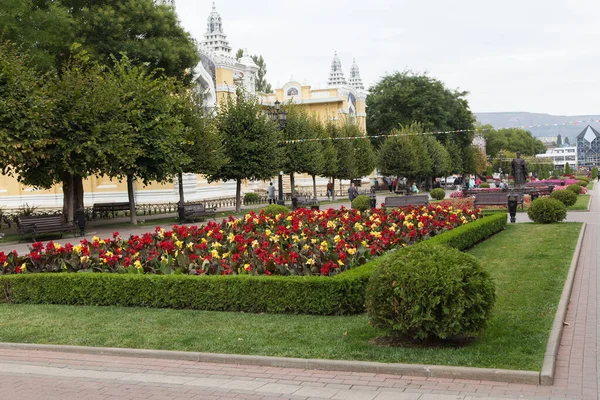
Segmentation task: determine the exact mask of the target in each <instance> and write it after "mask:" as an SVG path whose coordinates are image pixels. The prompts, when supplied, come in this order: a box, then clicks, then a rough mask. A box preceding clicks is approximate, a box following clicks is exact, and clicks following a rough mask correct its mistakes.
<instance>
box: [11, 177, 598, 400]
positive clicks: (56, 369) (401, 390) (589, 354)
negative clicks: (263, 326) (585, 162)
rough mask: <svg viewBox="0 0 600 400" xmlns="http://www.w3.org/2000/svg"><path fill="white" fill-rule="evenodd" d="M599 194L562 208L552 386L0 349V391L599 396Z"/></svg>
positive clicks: (448, 398) (88, 395) (20, 394)
mask: <svg viewBox="0 0 600 400" xmlns="http://www.w3.org/2000/svg"><path fill="white" fill-rule="evenodd" d="M599 194H600V190H599V189H598V188H596V189H595V190H594V197H593V204H592V209H591V211H590V212H587V213H569V219H570V220H579V221H581V220H583V221H585V222H587V223H588V228H587V231H586V235H585V237H584V242H583V246H582V256H581V259H580V262H579V265H578V269H577V273H576V275H575V281H574V287H573V292H572V294H571V301H570V305H569V309H568V312H567V317H566V321H565V323H566V325H565V328H564V334H563V338H562V341H561V346H560V351H559V355H558V362H557V370H556V375H555V382H554V385H553V386H537V385H524V384H509V383H502V382H491V381H472V380H464V379H440V378H423V377H411V376H395V375H384V374H371V373H351V372H340V371H315V370H303V369H292V368H272V367H257V366H245V365H229V364H211V363H198V362H193V361H173V360H163V359H151V358H132V357H117V356H106V355H102V356H98V355H87V354H73V353H61V352H49V351H31V350H9V349H0V374H1V376H2V377H1V378H0V398H1V399H7V400H11V399H57V400H58V399H61V400H68V399H86V400H94V399H132V400H133V399H252V400H253V399H343V400H345V399H348V400H352V399H365V400H373V399H376V400H388V399H389V400H392V399H398V400H404V399H415V400H416V399H419V400H435V399H439V400H452V399H457V400H466V399H479V398H493V399H496V398H498V399H499V398H510V399H518V398H528V399H530V398H531V399H580V400H584V399H585V400H588V399H589V400H591V399H597V398H598V387H599V385H598V379H599V376H598V371H599V364H598V362H599V361H600V360H599V359H598V357H597V355H598V350H597V349H598V347H599V346H600V336H599V335H598V332H599V331H598V322H599V321H600V316H599V313H600V308H599V307H598V299H599V298H600V297H599V293H598V291H599V290H600V285H599V284H598V283H599V281H598V280H599V279H600V275H599V274H598V273H597V268H598V259H599V257H598V256H599V253H600V246H599V243H598V238H599V231H598V230H599V228H600V196H599ZM520 215H521V214H520ZM0 250H1V249H0ZM0 341H1V338H0Z"/></svg>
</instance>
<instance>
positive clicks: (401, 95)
mask: <svg viewBox="0 0 600 400" xmlns="http://www.w3.org/2000/svg"><path fill="white" fill-rule="evenodd" d="M369 91H370V94H369V96H368V97H367V108H368V110H369V113H368V114H367V132H368V134H369V135H370V136H377V135H381V134H386V133H389V132H391V131H392V130H394V129H398V128H399V127H400V125H403V126H408V125H410V124H412V123H413V122H417V123H419V124H421V127H422V128H423V129H424V130H425V131H450V130H459V129H472V127H473V123H474V121H475V118H474V116H473V114H472V113H471V110H470V109H469V104H468V102H467V100H466V99H465V96H466V95H467V92H461V91H457V90H450V89H448V88H446V87H445V86H444V84H443V83H442V82H441V81H439V80H437V79H435V78H431V77H429V76H427V75H418V74H413V73H412V72H410V71H404V72H396V73H394V74H391V75H387V76H384V77H383V78H381V79H380V80H379V82H377V83H376V84H375V85H374V86H373V87H371V88H370V89H369ZM464 136H471V135H464ZM470 140H472V136H471V137H470V138H468V137H467V138H465V140H464V142H465V143H466V142H469V143H470ZM442 141H444V138H442Z"/></svg>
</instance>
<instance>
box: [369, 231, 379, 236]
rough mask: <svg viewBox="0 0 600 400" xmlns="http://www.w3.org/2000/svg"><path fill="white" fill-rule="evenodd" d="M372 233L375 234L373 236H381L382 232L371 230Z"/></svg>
mask: <svg viewBox="0 0 600 400" xmlns="http://www.w3.org/2000/svg"><path fill="white" fill-rule="evenodd" d="M371 235H373V237H376V238H380V237H381V232H379V231H374V232H371Z"/></svg>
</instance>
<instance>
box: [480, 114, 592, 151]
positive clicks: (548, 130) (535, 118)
mask: <svg viewBox="0 0 600 400" xmlns="http://www.w3.org/2000/svg"><path fill="white" fill-rule="evenodd" d="M474 114H475V117H476V118H477V121H478V122H480V123H481V124H483V125H486V124H490V125H492V126H493V127H494V128H496V129H500V128H514V127H521V126H527V128H525V129H526V130H528V131H529V132H531V133H532V135H533V136H535V137H540V136H556V135H558V134H560V135H561V136H562V137H563V138H564V137H568V138H569V142H571V143H572V144H575V137H576V136H577V135H579V134H580V133H581V131H583V130H584V128H585V127H586V126H588V125H591V126H592V127H594V128H595V129H596V130H600V122H588V121H589V120H600V115H550V114H539V113H529V112H487V113H474ZM578 121H585V122H578ZM546 124H552V126H534V125H546ZM553 124H557V125H556V126H554V125H553ZM563 124H564V125H563Z"/></svg>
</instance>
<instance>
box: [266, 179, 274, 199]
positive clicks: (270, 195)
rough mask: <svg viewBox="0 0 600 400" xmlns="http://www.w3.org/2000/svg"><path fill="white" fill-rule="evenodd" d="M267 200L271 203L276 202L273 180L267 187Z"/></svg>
mask: <svg viewBox="0 0 600 400" xmlns="http://www.w3.org/2000/svg"><path fill="white" fill-rule="evenodd" d="M267 200H269V204H274V203H275V186H273V182H271V183H270V184H269V187H268V188H267Z"/></svg>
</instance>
